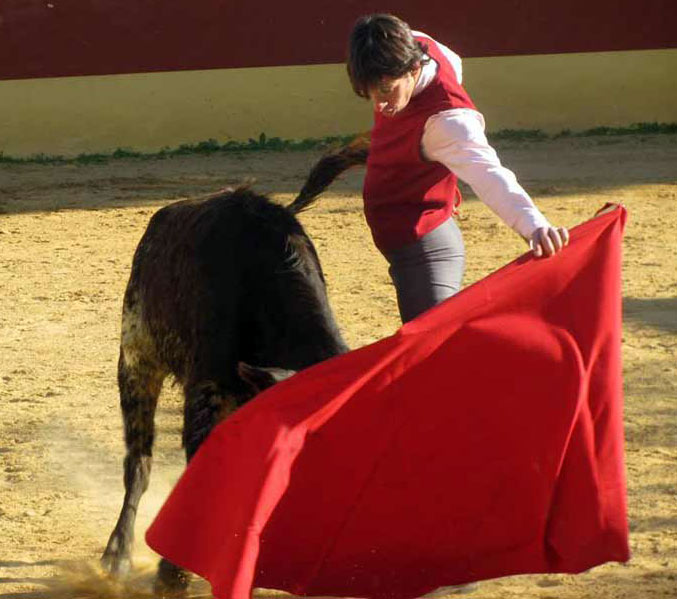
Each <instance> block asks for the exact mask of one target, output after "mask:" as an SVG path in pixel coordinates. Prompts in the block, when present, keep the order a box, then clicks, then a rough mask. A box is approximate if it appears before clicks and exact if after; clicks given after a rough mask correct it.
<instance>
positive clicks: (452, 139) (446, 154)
mask: <svg viewBox="0 0 677 599" xmlns="http://www.w3.org/2000/svg"><path fill="white" fill-rule="evenodd" d="M421 149H422V153H423V156H424V157H425V158H426V159H427V160H433V161H436V162H441V163H442V164H443V165H444V166H446V167H447V168H448V169H449V170H450V171H452V172H453V173H454V174H455V175H456V176H457V177H458V178H459V179H461V180H462V181H464V182H465V183H467V184H468V185H470V187H472V189H473V191H474V192H475V193H476V194H477V196H478V197H479V198H480V200H482V202H484V203H485V204H486V205H487V206H488V207H489V208H490V209H491V210H492V211H493V212H495V213H496V214H497V215H498V216H499V217H500V218H501V219H502V220H503V221H504V222H505V223H506V224H507V225H508V226H509V227H510V228H511V229H513V230H514V231H515V232H517V233H518V234H519V235H521V236H522V237H524V238H525V239H529V238H530V237H531V234H532V233H533V232H534V231H535V230H536V229H537V228H539V227H550V226H551V225H550V223H549V222H548V220H547V219H546V218H545V216H543V214H542V213H541V212H540V210H539V209H538V208H537V207H536V205H535V204H534V203H533V201H532V200H531V198H530V197H529V194H527V192H526V191H525V190H524V189H523V188H522V186H521V185H520V184H519V183H518V182H517V177H515V174H514V173H513V172H512V171H511V170H510V169H507V168H505V167H504V166H503V165H502V164H501V161H500V160H499V158H498V155H497V154H496V151H495V150H494V149H493V148H492V147H491V146H490V145H489V142H488V140H487V137H486V135H485V133H484V117H483V116H482V115H481V114H480V113H479V112H477V111H476V110H472V109H470V108H455V109H452V110H444V111H442V112H440V113H438V114H435V115H433V116H431V117H430V118H429V119H428V120H427V122H426V124H425V128H424V131H423V137H422V138H421Z"/></svg>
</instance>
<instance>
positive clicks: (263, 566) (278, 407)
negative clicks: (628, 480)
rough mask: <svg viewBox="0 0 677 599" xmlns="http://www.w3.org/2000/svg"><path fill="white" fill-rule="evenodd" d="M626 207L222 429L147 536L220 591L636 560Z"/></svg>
mask: <svg viewBox="0 0 677 599" xmlns="http://www.w3.org/2000/svg"><path fill="white" fill-rule="evenodd" d="M625 220H626V212H625V209H624V208H622V207H618V206H616V207H613V208H612V209H611V210H610V211H607V212H606V213H603V214H601V215H600V216H597V217H595V218H593V219H591V220H589V221H587V222H585V223H583V224H582V225H579V226H577V227H576V228H574V229H573V230H572V231H571V242H570V244H569V247H567V248H566V249H565V250H564V251H563V252H561V253H560V254H557V255H556V256H553V257H551V258H548V259H535V258H533V257H532V256H531V254H525V255H524V256H522V257H520V258H519V259H517V260H515V261H514V262H512V263H510V264H508V265H507V266H505V267H504V268H502V269H500V270H498V271H497V272H495V273H493V274H492V275H490V276H488V277H487V278H485V279H483V280H481V281H479V282H478V283H476V284H474V285H472V286H470V287H468V288H467V289H465V290H464V291H462V292H461V293H459V294H458V295H456V296H455V297H452V298H450V299H449V300H447V301H446V302H444V303H443V304H441V305H439V306H437V307H435V308H434V309H432V310H430V311H428V312H426V313H424V314H422V315H421V316H420V317H418V318H417V319H415V320H413V321H412V322H410V323H408V324H407V325H405V326H404V327H402V329H400V330H399V331H398V332H397V333H396V334H395V335H393V336H392V337H389V338H386V339H383V340H381V341H379V342H377V343H374V344H372V345H369V346H367V347H363V348H361V349H358V350H355V351H352V352H350V353H347V354H344V355H342V356H338V357H336V358H333V359H331V360H328V361H326V362H323V363H321V364H318V365H317V366H315V367H312V368H309V369H307V370H305V371H303V372H301V373H299V374H297V375H295V376H294V377H292V378H291V379H288V380H287V381H284V382H282V383H279V384H278V385H276V386H275V387H272V388H271V389H269V390H268V391H266V392H264V393H262V394H261V395H259V396H258V397H257V398H256V399H254V400H253V401H252V402H250V403H249V404H248V405H246V406H245V407H243V408H242V409H240V410H239V411H238V412H237V413H236V414H234V415H233V416H232V417H230V418H229V419H228V420H226V421H225V422H223V423H221V424H220V425H218V426H217V427H216V428H215V429H214V430H213V432H212V434H211V435H210V436H209V438H208V439H207V440H206V442H205V443H204V444H203V446H202V447H201V448H200V450H199V452H198V453H197V455H196V456H195V457H194V459H193V460H192V461H191V463H190V465H189V466H188V468H187V469H186V472H185V473H184V475H183V477H182V478H181V480H180V481H179V482H178V484H177V485H176V487H175V489H174V490H173V492H172V493H171V495H170V496H169V498H168V500H167V502H166V503H165V505H164V506H163V508H162V509H161V511H160V513H159V514H158V516H157V518H156V519H155V521H154V522H153V524H152V526H151V527H150V529H149V530H148V532H147V535H146V540H147V542H148V544H149V545H150V546H151V547H152V548H153V549H155V550H156V551H157V552H158V553H160V554H162V555H163V556H165V557H166V558H168V559H169V560H170V561H172V562H174V563H175V564H177V565H180V566H183V567H185V568H187V569H188V570H191V571H193V572H196V573H197V574H199V575H201V576H203V577H204V578H206V579H208V580H209V581H210V582H211V584H212V588H213V592H214V595H215V596H216V597H218V598H221V599H245V598H248V597H249V596H250V594H251V589H252V587H254V586H256V587H266V588H275V589H283V590H286V591H289V592H292V593H295V594H300V595H332V596H349V597H376V598H379V597H389V598H395V599H399V598H401V599H406V598H409V597H415V596H418V595H421V594H423V593H426V592H428V591H430V590H432V589H434V588H436V587H439V586H443V585H454V584H460V583H465V582H470V581H475V580H482V579H487V578H492V577H497V576H505V575H510V574H518V573H536V572H570V573H573V572H580V571H582V570H586V569H588V568H591V567H592V566H595V565H598V564H601V563H603V562H606V561H625V560H627V559H628V556H629V552H628V528H627V519H626V489H625V475H624V461H623V423H622V384H621V355H620V346H621V286H620V285H621V284H620V269H621V239H622V233H623V228H624V224H625Z"/></svg>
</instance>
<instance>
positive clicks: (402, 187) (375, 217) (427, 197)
mask: <svg viewBox="0 0 677 599" xmlns="http://www.w3.org/2000/svg"><path fill="white" fill-rule="evenodd" d="M415 39H416V40H417V41H419V42H422V43H423V44H424V45H427V47H428V50H427V54H428V56H430V57H431V58H432V59H433V60H435V61H436V62H437V64H438V65H439V66H438V69H437V74H436V75H435V79H434V80H433V81H432V82H431V83H430V85H428V87H426V88H425V89H424V90H423V91H422V92H421V93H419V94H417V95H416V96H414V97H412V98H411V100H410V101H409V104H407V106H406V107H405V108H404V110H402V111H401V112H399V113H397V114H395V115H394V116H392V117H385V116H383V115H382V114H380V113H378V112H375V113H374V126H373V128H372V130H371V143H370V148H369V158H368V160H367V174H366V176H365V179H364V189H363V196H364V213H365V216H366V218H367V223H368V224H369V227H370V228H371V232H372V236H373V238H374V243H375V244H376V246H377V247H378V248H379V249H381V250H390V249H395V248H398V247H402V246H403V245H406V244H408V243H412V242H414V241H416V240H418V239H420V238H421V237H422V236H423V235H425V234H426V233H429V232H430V231H432V230H433V229H434V228H435V227H437V226H438V225H440V224H442V222H444V221H445V220H446V219H447V218H448V217H449V216H450V215H451V214H452V213H453V212H454V209H455V207H456V206H457V205H458V203H459V202H460V194H458V188H457V185H456V182H457V179H456V175H454V174H453V173H452V172H450V171H449V170H448V169H447V168H446V167H445V166H443V165H442V164H440V163H439V162H428V161H426V160H424V158H423V157H422V156H421V136H422V135H423V127H424V125H425V123H426V121H427V120H428V118H429V117H430V116H432V115H434V114H436V113H438V112H441V111H443V110H450V109H452V108H473V109H474V108H475V105H474V104H473V103H472V100H471V99H470V97H469V96H468V94H467V93H466V91H465V90H464V89H463V87H461V84H460V83H459V82H458V80H457V79H456V74H455V72H454V69H453V67H452V66H451V64H450V63H449V61H448V60H447V59H446V58H445V56H444V54H443V53H442V51H441V50H440V49H439V48H438V46H437V44H436V43H435V42H434V41H433V40H431V39H429V38H426V37H416V38H415ZM457 198H458V201H456V199H457Z"/></svg>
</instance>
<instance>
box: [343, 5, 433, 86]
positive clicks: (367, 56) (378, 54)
mask: <svg viewBox="0 0 677 599" xmlns="http://www.w3.org/2000/svg"><path fill="white" fill-rule="evenodd" d="M426 50H427V48H426V46H424V45H423V44H420V43H419V42H417V41H416V40H415V39H414V36H413V35H412V33H411V29H410V28H409V25H407V23H405V22H404V21H402V20H401V19H398V18H397V17H396V16H394V15H387V14H375V15H367V16H364V17H360V18H359V19H358V20H357V22H356V23H355V25H354V27H353V30H352V32H351V33H350V42H349V45H348V62H347V65H346V66H347V68H348V76H349V77H350V83H351V84H352V86H353V90H355V93H356V94H357V95H358V96H361V97H362V98H368V97H369V88H370V87H372V86H374V85H377V84H378V83H379V81H380V80H381V78H382V77H384V76H385V77H402V76H403V75H406V74H407V73H409V72H411V71H413V70H414V69H415V68H416V67H417V66H418V65H420V64H423V63H425V62H427V61H428V58H427V56H426V54H425V52H426Z"/></svg>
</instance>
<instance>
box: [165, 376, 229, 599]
mask: <svg viewBox="0 0 677 599" xmlns="http://www.w3.org/2000/svg"><path fill="white" fill-rule="evenodd" d="M184 394H185V404H184V424H183V445H184V449H185V451H186V461H190V459H191V458H192V457H193V456H194V455H195V452H196V451H197V450H198V448H199V447H200V445H201V444H202V442H203V441H204V440H205V439H206V438H207V435H208V434H209V432H210V431H211V430H212V428H213V427H214V425H215V424H216V423H217V422H218V421H220V420H222V419H223V418H225V417H226V416H227V415H228V414H230V413H231V412H233V411H234V410H235V408H236V401H235V399H234V398H232V397H230V396H227V395H224V394H222V392H221V391H220V390H219V388H218V386H217V385H216V384H214V383H211V382H202V383H197V384H192V385H187V386H186V387H185V388H184ZM189 581H190V575H189V573H188V572H186V571H185V570H183V569H182V568H179V567H178V566H175V565H174V564H172V563H171V562H168V561H167V560H166V559H162V560H160V565H159V567H158V573H157V580H156V582H155V592H156V594H158V595H160V596H167V595H174V594H177V593H180V592H181V591H183V590H184V589H186V588H187V586H188V583H189Z"/></svg>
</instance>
